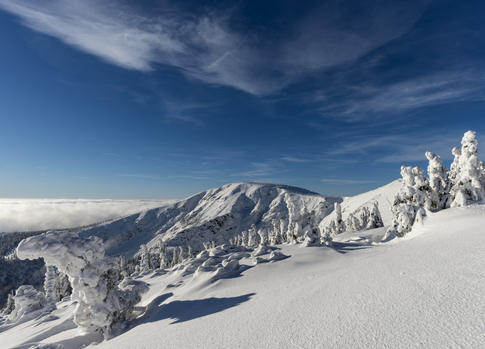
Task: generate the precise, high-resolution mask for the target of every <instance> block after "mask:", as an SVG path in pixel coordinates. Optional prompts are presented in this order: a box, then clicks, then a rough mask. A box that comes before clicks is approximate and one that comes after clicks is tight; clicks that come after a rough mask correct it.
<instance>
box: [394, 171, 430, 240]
mask: <svg viewBox="0 0 485 349" xmlns="http://www.w3.org/2000/svg"><path fill="white" fill-rule="evenodd" d="M401 176H402V186H401V189H400V191H399V193H398V194H397V195H396V197H395V198H394V203H393V206H392V214H393V218H392V225H391V228H390V230H389V231H388V234H391V233H394V234H395V235H397V236H404V235H405V234H406V233H407V232H409V231H411V229H412V226H413V224H414V222H415V220H416V218H418V219H420V218H422V217H424V216H425V215H426V211H425V207H429V206H430V205H429V197H428V192H429V185H428V180H427V178H426V176H425V175H424V171H423V170H422V169H421V168H419V167H410V166H401Z"/></svg>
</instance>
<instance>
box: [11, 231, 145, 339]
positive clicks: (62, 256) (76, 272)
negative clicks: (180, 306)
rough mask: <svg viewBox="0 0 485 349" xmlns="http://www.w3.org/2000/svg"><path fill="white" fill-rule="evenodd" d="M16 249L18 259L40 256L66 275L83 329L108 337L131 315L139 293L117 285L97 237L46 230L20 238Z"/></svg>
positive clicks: (116, 275)
mask: <svg viewBox="0 0 485 349" xmlns="http://www.w3.org/2000/svg"><path fill="white" fill-rule="evenodd" d="M16 252H17V256H18V257H19V258H20V259H37V258H43V259H44V261H45V264H46V266H55V267H56V268H57V269H58V270H59V271H60V272H62V273H64V274H66V275H67V276H68V277H69V281H70V284H71V285H72V298H73V300H75V301H77V302H78V306H77V307H76V310H75V312H74V322H75V323H76V324H77V325H78V326H80V327H82V328H84V329H85V330H87V331H101V332H102V333H103V334H104V335H105V336H109V335H110V333H111V330H112V329H113V326H114V325H115V324H120V323H123V322H124V321H125V320H126V319H128V318H130V317H131V314H132V309H133V306H134V304H135V303H136V300H137V299H139V295H138V293H137V292H135V291H133V289H132V288H127V289H121V288H119V287H118V285H119V282H120V280H119V279H120V278H121V275H120V273H119V270H118V269H117V263H116V261H115V260H114V259H110V258H107V257H105V255H104V246H103V242H102V240H101V239H99V238H97V237H94V236H93V237H89V238H82V237H80V236H79V234H77V233H73V232H48V233H44V234H40V235H37V236H33V237H30V238H28V239H25V240H23V241H21V242H20V244H19V245H18V247H17V250H16ZM29 293H30V291H29Z"/></svg>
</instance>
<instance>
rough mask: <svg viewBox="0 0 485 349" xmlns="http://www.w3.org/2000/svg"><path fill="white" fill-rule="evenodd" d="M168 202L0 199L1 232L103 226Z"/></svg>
mask: <svg viewBox="0 0 485 349" xmlns="http://www.w3.org/2000/svg"><path fill="white" fill-rule="evenodd" d="M168 202H170V201H168V200H165V201H162V200H89V199H0V232H2V233H4V232H6V233H10V232H26V231H39V230H48V229H66V228H75V227H80V226H85V225H89V224H94V223H100V222H103V221H106V220H108V219H113V218H118V217H123V216H127V215H130V214H133V213H137V212H140V211H143V210H146V209H150V208H155V207H161V206H164V205H165V204H167V203H168Z"/></svg>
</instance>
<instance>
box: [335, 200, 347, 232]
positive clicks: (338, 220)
mask: <svg viewBox="0 0 485 349" xmlns="http://www.w3.org/2000/svg"><path fill="white" fill-rule="evenodd" d="M334 209H335V215H336V217H335V228H336V232H335V233H336V234H340V233H342V232H344V230H345V226H344V221H343V220H342V205H340V203H339V202H336V203H335V206H334Z"/></svg>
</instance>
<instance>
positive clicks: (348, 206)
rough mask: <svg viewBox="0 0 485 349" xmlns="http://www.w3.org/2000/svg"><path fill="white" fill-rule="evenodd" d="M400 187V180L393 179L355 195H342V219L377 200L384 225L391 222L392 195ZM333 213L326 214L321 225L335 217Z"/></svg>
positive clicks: (369, 206) (370, 205)
mask: <svg viewBox="0 0 485 349" xmlns="http://www.w3.org/2000/svg"><path fill="white" fill-rule="evenodd" d="M400 188H401V180H400V179H398V180H395V181H393V182H391V183H389V184H387V185H384V186H382V187H379V188H377V189H374V190H371V191H368V192H365V193H363V194H359V195H356V196H350V197H344V199H343V202H342V203H341V207H342V219H343V220H344V221H345V220H346V219H347V217H348V216H349V214H351V213H354V212H356V211H358V210H359V209H361V208H363V207H368V208H369V209H370V208H371V207H372V205H373V203H374V202H377V204H378V208H379V212H380V214H381V218H382V221H383V223H384V225H385V226H388V225H390V224H391V220H392V213H391V207H392V203H393V201H394V196H395V195H396V193H397V192H398V191H399V189H400ZM335 218H336V216H335V213H332V214H330V215H328V216H327V217H326V218H325V219H324V220H323V222H322V224H321V226H325V225H327V224H328V223H330V221H331V220H333V219H335Z"/></svg>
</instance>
